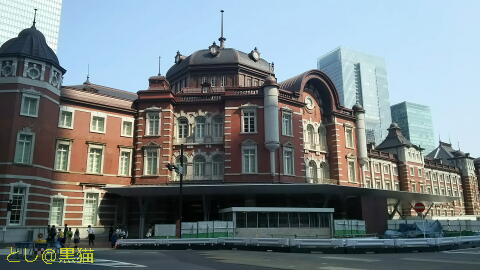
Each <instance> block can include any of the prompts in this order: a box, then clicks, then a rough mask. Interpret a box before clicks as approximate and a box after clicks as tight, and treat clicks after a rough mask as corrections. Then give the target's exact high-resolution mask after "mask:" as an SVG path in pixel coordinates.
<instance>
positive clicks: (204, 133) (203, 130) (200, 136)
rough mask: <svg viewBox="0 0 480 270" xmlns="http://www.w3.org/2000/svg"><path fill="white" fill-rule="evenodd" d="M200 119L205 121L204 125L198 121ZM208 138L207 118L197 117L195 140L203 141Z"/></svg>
mask: <svg viewBox="0 0 480 270" xmlns="http://www.w3.org/2000/svg"><path fill="white" fill-rule="evenodd" d="M200 119H203V123H200V122H199V121H198V120H200ZM200 127H201V128H200ZM200 130H201V131H200ZM200 133H201V134H200ZM206 136H207V117H205V116H197V117H195V139H203V138H205V137H206Z"/></svg>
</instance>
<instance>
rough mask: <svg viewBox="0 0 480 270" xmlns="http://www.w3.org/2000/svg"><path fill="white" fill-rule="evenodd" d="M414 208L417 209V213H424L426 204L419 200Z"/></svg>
mask: <svg viewBox="0 0 480 270" xmlns="http://www.w3.org/2000/svg"><path fill="white" fill-rule="evenodd" d="M413 209H415V212H417V213H422V212H423V211H425V205H424V204H423V203H421V202H417V203H416V204H415V206H413Z"/></svg>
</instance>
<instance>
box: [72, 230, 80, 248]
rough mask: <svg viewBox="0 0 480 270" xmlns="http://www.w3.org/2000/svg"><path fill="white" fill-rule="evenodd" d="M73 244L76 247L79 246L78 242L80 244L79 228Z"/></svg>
mask: <svg viewBox="0 0 480 270" xmlns="http://www.w3.org/2000/svg"><path fill="white" fill-rule="evenodd" d="M73 244H74V245H75V248H78V244H80V231H79V230H78V228H77V229H76V230H75V234H74V235H73Z"/></svg>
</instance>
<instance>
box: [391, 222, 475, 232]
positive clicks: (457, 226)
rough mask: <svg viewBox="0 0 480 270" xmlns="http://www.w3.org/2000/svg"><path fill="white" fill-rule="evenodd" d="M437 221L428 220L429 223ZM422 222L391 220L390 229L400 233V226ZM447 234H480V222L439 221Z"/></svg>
mask: <svg viewBox="0 0 480 270" xmlns="http://www.w3.org/2000/svg"><path fill="white" fill-rule="evenodd" d="M432 221H435V220H430V219H428V220H427V222H432ZM418 222H421V220H419V219H398V220H389V221H388V229H389V230H395V231H398V230H399V227H400V224H415V223H418ZM438 222H440V224H441V225H442V229H443V231H446V232H462V231H468V232H480V221H478V220H438Z"/></svg>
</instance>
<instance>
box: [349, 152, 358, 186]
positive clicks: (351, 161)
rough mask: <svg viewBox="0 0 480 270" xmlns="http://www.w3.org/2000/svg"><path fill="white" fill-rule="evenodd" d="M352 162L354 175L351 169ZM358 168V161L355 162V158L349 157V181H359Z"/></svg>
mask: <svg viewBox="0 0 480 270" xmlns="http://www.w3.org/2000/svg"><path fill="white" fill-rule="evenodd" d="M350 164H353V165H352V168H353V177H352V175H351V174H352V171H351V170H350ZM356 171H357V169H356V163H355V160H354V159H352V158H349V159H347V172H348V182H350V183H357V178H356V176H357V172H356Z"/></svg>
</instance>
